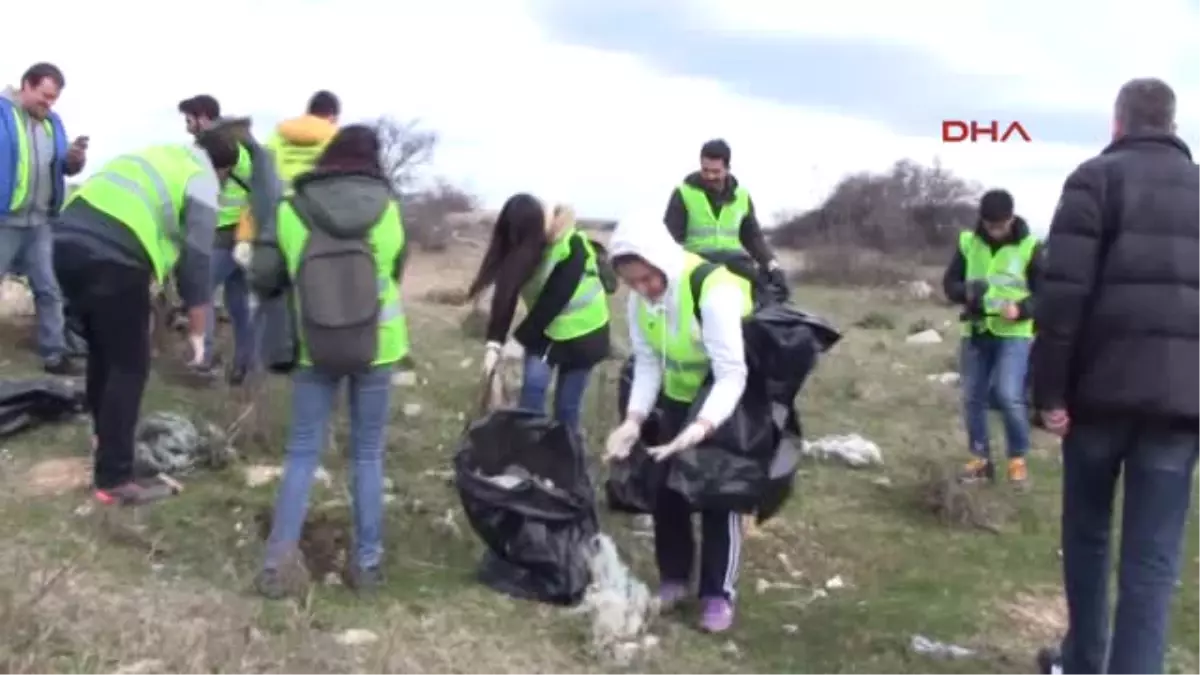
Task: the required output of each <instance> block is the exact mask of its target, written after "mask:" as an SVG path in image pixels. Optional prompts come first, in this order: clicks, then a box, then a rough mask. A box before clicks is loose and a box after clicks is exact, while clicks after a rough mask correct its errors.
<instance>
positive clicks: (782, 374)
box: [605, 279, 841, 522]
mask: <svg viewBox="0 0 1200 675" xmlns="http://www.w3.org/2000/svg"><path fill="white" fill-rule="evenodd" d="M693 283H694V284H696V286H698V285H699V282H697V281H696V280H695V279H693ZM742 332H743V336H744V340H745V346H746V365H747V368H748V370H749V374H748V376H747V378H746V392H745V393H744V394H743V396H742V400H741V401H740V402H739V404H738V407H737V408H736V409H735V411H734V413H733V415H732V416H731V417H730V419H729V420H728V421H726V422H725V424H723V425H721V427H720V428H718V429H717V430H716V431H715V432H714V433H713V435H712V436H711V437H710V438H709V439H707V440H706V441H705V443H703V444H701V445H700V446H698V447H696V448H693V449H691V450H688V451H686V452H682V453H680V454H678V455H676V456H675V457H673V458H671V460H669V461H668V462H667V468H666V469H665V470H663V469H656V468H655V467H654V463H653V462H652V461H649V460H648V459H647V458H645V453H644V449H642V448H640V447H635V449H634V451H632V452H631V453H630V457H629V458H628V459H627V460H622V461H620V462H615V463H614V464H613V468H612V470H611V471H610V474H609V478H608V480H607V481H605V495H606V497H607V501H608V506H609V508H610V509H611V510H614V511H620V512H635V513H644V512H647V511H648V510H650V509H651V508H652V506H653V502H654V495H655V494H656V492H655V487H656V486H661V485H664V483H663V482H660V481H662V480H664V478H663V477H662V474H663V473H664V471H665V487H667V488H668V489H671V490H673V491H674V492H677V493H679V494H681V495H682V496H683V497H684V498H685V500H686V501H687V502H688V504H689V505H691V506H692V508H693V509H696V510H699V509H724V510H730V511H737V512H741V513H755V514H756V515H757V518H758V520H759V522H762V521H765V520H766V519H768V518H770V517H772V516H773V515H775V514H776V513H777V512H778V511H779V509H780V508H782V506H783V505H784V504H785V503H786V502H787V500H788V499H789V498H790V497H791V495H792V492H793V489H794V478H795V475H796V472H797V470H798V469H799V460H800V452H799V446H800V443H801V437H802V429H801V424H800V418H799V414H798V413H797V412H796V408H795V399H796V397H797V395H798V394H799V393H800V390H801V389H802V388H803V386H804V383H805V381H806V380H807V378H808V376H809V375H810V374H811V372H812V370H813V369H814V368H815V367H816V364H817V361H818V358H819V356H820V354H821V353H823V352H825V351H827V350H828V349H830V348H831V347H832V346H833V345H834V344H836V343H837V342H838V341H839V340H840V339H841V334H840V333H839V332H838V331H837V329H835V328H833V326H831V325H830V324H829V323H828V322H826V321H825V320H823V319H821V318H819V317H816V316H814V315H811V314H808V313H806V312H804V311H802V310H799V309H796V308H794V307H791V306H789V305H785V304H780V303H777V302H774V301H773V300H771V299H770V298H769V297H768V298H764V299H762V300H761V301H760V302H759V303H758V305H757V307H756V309H755V311H754V313H753V314H752V315H751V316H750V317H748V318H747V319H746V321H745V322H744V323H743V329H742ZM632 370H633V365H632V359H631V360H630V361H629V362H627V363H626V364H625V368H624V369H623V371H622V377H621V381H620V384H619V387H618V400H619V410H620V414H621V415H622V416H624V414H625V409H626V406H627V405H628V398H629V389H630V386H631V384H632ZM710 387H711V376H710V379H709V381H708V382H706V383H705V386H704V387H703V388H702V389H701V391H700V394H699V395H698V396H697V398H696V401H695V402H694V403H693V405H692V406H691V410H690V413H689V421H690V420H691V419H694V417H695V415H696V414H697V413H698V412H699V411H700V408H701V407H702V406H703V402H704V399H705V398H706V397H707V395H708V391H709V389H710ZM668 440H670V439H662V440H658V441H655V440H652V437H651V436H650V435H649V434H647V433H645V429H643V434H642V441H643V443H644V444H646V445H649V444H651V443H654V442H665V441H668ZM643 443H639V444H638V445H639V446H641V445H643Z"/></svg>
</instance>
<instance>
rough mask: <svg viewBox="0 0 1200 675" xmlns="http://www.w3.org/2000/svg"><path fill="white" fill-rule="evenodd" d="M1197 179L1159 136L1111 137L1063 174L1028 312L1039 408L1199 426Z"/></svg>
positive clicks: (1171, 143)
mask: <svg viewBox="0 0 1200 675" xmlns="http://www.w3.org/2000/svg"><path fill="white" fill-rule="evenodd" d="M1198 181H1200V171H1198V170H1197V167H1196V164H1195V163H1194V162H1193V161H1192V156H1191V152H1190V151H1189V150H1188V147H1187V146H1186V145H1185V144H1184V143H1183V141H1181V140H1179V138H1177V137H1175V136H1166V135H1158V136H1149V135H1139V136H1127V137H1124V138H1121V139H1119V140H1117V141H1114V142H1113V143H1112V144H1111V145H1109V146H1108V147H1107V148H1106V149H1105V150H1104V152H1102V153H1101V154H1100V155H1099V156H1097V157H1094V158H1092V159H1090V160H1088V161H1086V162H1084V163H1083V164H1081V165H1080V166H1079V168H1077V169H1075V171H1074V173H1072V174H1071V175H1070V177H1068V178H1067V182H1066V184H1065V185H1064V186H1063V192H1062V198H1061V199H1060V200H1059V203H1058V209H1057V210H1056V211H1055V213H1054V220H1053V222H1052V223H1051V225H1050V238H1049V240H1048V241H1047V248H1048V250H1049V255H1048V259H1047V262H1046V270H1045V274H1044V275H1043V277H1042V283H1041V286H1042V290H1041V294H1040V297H1039V299H1038V307H1037V313H1036V315H1035V316H1036V321H1037V326H1038V340H1037V345H1036V346H1035V347H1034V356H1033V368H1034V401H1035V403H1036V405H1037V406H1038V407H1039V408H1041V409H1052V408H1062V407H1065V408H1066V409H1067V410H1068V412H1069V413H1070V414H1071V415H1072V417H1073V418H1075V419H1080V418H1089V417H1090V418H1095V419H1111V418H1112V416H1114V415H1121V416H1132V417H1136V418H1139V419H1146V420H1163V421H1169V422H1171V423H1179V424H1183V425H1186V426H1188V427H1190V428H1191V429H1193V430H1194V429H1195V428H1196V423H1197V388H1198V387H1200V377H1198V376H1197V370H1200V359H1198V357H1197V349H1198V348H1200V343H1198V341H1197V334H1198V332H1200V331H1198V326H1197V324H1198V323H1200V310H1198V306H1200V294H1198V293H1197V281H1198V279H1200V264H1198V262H1197V258H1198V257H1200V246H1198V239H1197V235H1198V229H1200V225H1198V222H1200V188H1198V186H1197V182H1198Z"/></svg>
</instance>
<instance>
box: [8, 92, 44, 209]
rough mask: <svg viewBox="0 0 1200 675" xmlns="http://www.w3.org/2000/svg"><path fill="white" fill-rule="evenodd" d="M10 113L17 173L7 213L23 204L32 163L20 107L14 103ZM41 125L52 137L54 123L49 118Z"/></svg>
mask: <svg viewBox="0 0 1200 675" xmlns="http://www.w3.org/2000/svg"><path fill="white" fill-rule="evenodd" d="M12 114H13V129H14V130H15V131H16V137H17V139H16V140H17V167H16V168H17V174H16V175H15V176H13V191H12V199H10V200H9V202H8V210H9V213H16V212H17V211H20V210H21V208H22V207H24V206H25V200H26V199H27V198H28V197H29V182H30V181H29V176H30V175H31V171H32V169H33V163H32V161H31V160H30V157H29V126H28V125H27V124H26V123H25V117H24V115H23V114H22V113H21V107H20V106H18V105H16V104H15V103H14V104H13V106H12ZM42 125H43V126H44V127H46V133H48V134H50V138H54V125H53V124H51V123H50V120H42Z"/></svg>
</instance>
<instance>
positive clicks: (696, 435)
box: [646, 421, 710, 462]
mask: <svg viewBox="0 0 1200 675" xmlns="http://www.w3.org/2000/svg"><path fill="white" fill-rule="evenodd" d="M709 429H710V427H709V426H708V425H707V424H705V423H704V422H700V421H696V422H692V423H691V424H689V425H687V426H686V427H684V429H683V431H681V432H679V435H678V436H676V437H675V438H673V439H671V442H670V443H667V444H665V445H656V446H654V447H653V448H647V449H646V454H648V455H650V456H651V457H653V458H654V461H656V462H661V461H663V460H664V459H666V458H668V457H670V456H671V455H674V454H675V453H677V452H683V451H684V450H687V449H688V448H694V447H696V445H697V444H698V443H699V442H700V441H702V440H704V439H705V438H706V437H707V436H708V431H709Z"/></svg>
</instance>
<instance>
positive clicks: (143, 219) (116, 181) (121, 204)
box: [71, 146, 203, 282]
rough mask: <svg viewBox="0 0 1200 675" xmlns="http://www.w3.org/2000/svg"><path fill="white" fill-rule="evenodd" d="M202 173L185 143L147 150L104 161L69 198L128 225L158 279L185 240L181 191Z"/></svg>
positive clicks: (174, 259)
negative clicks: (85, 203)
mask: <svg viewBox="0 0 1200 675" xmlns="http://www.w3.org/2000/svg"><path fill="white" fill-rule="evenodd" d="M201 171H203V169H202V168H201V165H200V164H199V162H198V161H197V160H196V158H195V157H194V155H193V154H192V151H191V150H189V149H188V148H186V147H183V146H160V147H156V148H150V149H149V150H145V151H143V152H141V153H139V154H136V155H122V156H120V157H117V158H116V159H114V160H112V161H110V162H108V163H107V164H105V165H104V166H103V167H101V169H100V170H99V171H98V172H96V173H95V174H94V175H92V176H91V177H90V178H88V179H87V180H86V181H84V183H83V185H81V186H80V187H79V189H78V190H76V191H75V193H74V194H73V195H72V196H71V199H72V200H74V199H83V200H84V201H86V202H87V203H88V204H90V205H91V206H92V207H93V208H95V209H97V210H99V211H101V212H102V213H105V214H107V215H109V216H111V217H112V218H113V219H115V220H117V221H119V222H121V223H122V224H124V225H125V226H126V227H128V228H129V229H130V230H131V231H132V232H133V234H134V236H136V237H137V239H138V241H139V242H140V243H141V244H142V247H143V248H144V249H145V250H146V257H147V258H149V260H150V263H151V266H152V267H153V268H154V273H155V276H156V278H157V279H158V280H159V281H160V282H161V281H162V280H163V278H165V277H166V274H167V272H169V271H170V269H171V268H172V267H174V265H175V261H176V260H177V259H178V258H179V250H180V247H182V245H183V241H184V232H183V228H182V226H181V224H180V214H181V213H182V210H183V194H184V189H185V187H186V185H187V182H188V180H190V179H191V177H192V176H194V175H196V174H198V173H200V172H201Z"/></svg>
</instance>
